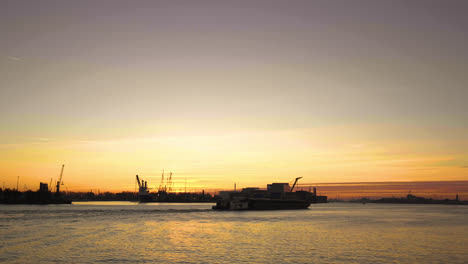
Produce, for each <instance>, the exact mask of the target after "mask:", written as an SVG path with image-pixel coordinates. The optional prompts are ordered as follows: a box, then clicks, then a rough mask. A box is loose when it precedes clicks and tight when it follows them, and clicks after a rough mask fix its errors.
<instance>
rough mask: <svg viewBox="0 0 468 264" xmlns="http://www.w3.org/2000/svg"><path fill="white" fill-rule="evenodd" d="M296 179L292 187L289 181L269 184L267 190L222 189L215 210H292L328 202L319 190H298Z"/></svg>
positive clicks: (255, 188)
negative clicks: (295, 188) (238, 190)
mask: <svg viewBox="0 0 468 264" xmlns="http://www.w3.org/2000/svg"><path fill="white" fill-rule="evenodd" d="M301 178H302V177H298V178H296V179H295V180H294V184H293V186H292V187H291V186H290V185H289V183H272V184H268V185H267V188H266V190H261V189H260V188H257V187H254V188H244V189H242V191H240V192H237V191H236V190H234V191H222V192H220V193H219V199H218V201H217V202H216V205H215V206H213V209H215V210H291V209H307V208H309V206H310V204H312V203H326V202H327V196H318V195H317V190H316V188H315V187H314V191H313V192H310V191H296V192H294V187H295V186H296V183H297V181H298V180H299V179H301Z"/></svg>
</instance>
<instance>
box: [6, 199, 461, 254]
mask: <svg viewBox="0 0 468 264" xmlns="http://www.w3.org/2000/svg"><path fill="white" fill-rule="evenodd" d="M211 206H212V204H161V203H160V204H157V203H155V204H136V203H130V202H88V203H86V202H83V203H74V204H72V205H42V206H41V205H0V238H1V240H0V262H1V263H3V262H5V263H56V262H61V263H156V262H161V263H467V262H468V206H456V205H455V206H452V205H391V204H365V205H363V204H350V203H328V204H315V205H311V206H310V208H309V209H308V210H294V211H260V212H258V211H245V212H226V211H213V210H211Z"/></svg>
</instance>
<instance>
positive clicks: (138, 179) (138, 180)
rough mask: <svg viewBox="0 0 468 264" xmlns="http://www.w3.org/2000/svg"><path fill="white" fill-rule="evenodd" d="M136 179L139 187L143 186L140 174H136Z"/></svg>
mask: <svg viewBox="0 0 468 264" xmlns="http://www.w3.org/2000/svg"><path fill="white" fill-rule="evenodd" d="M136 180H137V182H138V188H141V183H140V178H139V177H138V175H137V176H136Z"/></svg>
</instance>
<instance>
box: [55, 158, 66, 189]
mask: <svg viewBox="0 0 468 264" xmlns="http://www.w3.org/2000/svg"><path fill="white" fill-rule="evenodd" d="M64 167H65V164H64V165H62V170H61V171H60V177H59V180H58V181H57V186H56V188H57V189H56V190H55V195H56V196H59V195H60V185H63V182H62V176H63V168H64Z"/></svg>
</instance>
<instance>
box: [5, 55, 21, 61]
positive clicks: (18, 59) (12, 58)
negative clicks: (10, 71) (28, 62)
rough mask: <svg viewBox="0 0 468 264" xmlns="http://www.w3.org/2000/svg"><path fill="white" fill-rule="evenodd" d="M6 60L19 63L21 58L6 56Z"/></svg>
mask: <svg viewBox="0 0 468 264" xmlns="http://www.w3.org/2000/svg"><path fill="white" fill-rule="evenodd" d="M7 58H8V59H10V60H15V61H20V60H21V58H18V57H11V56H8V57H7Z"/></svg>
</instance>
